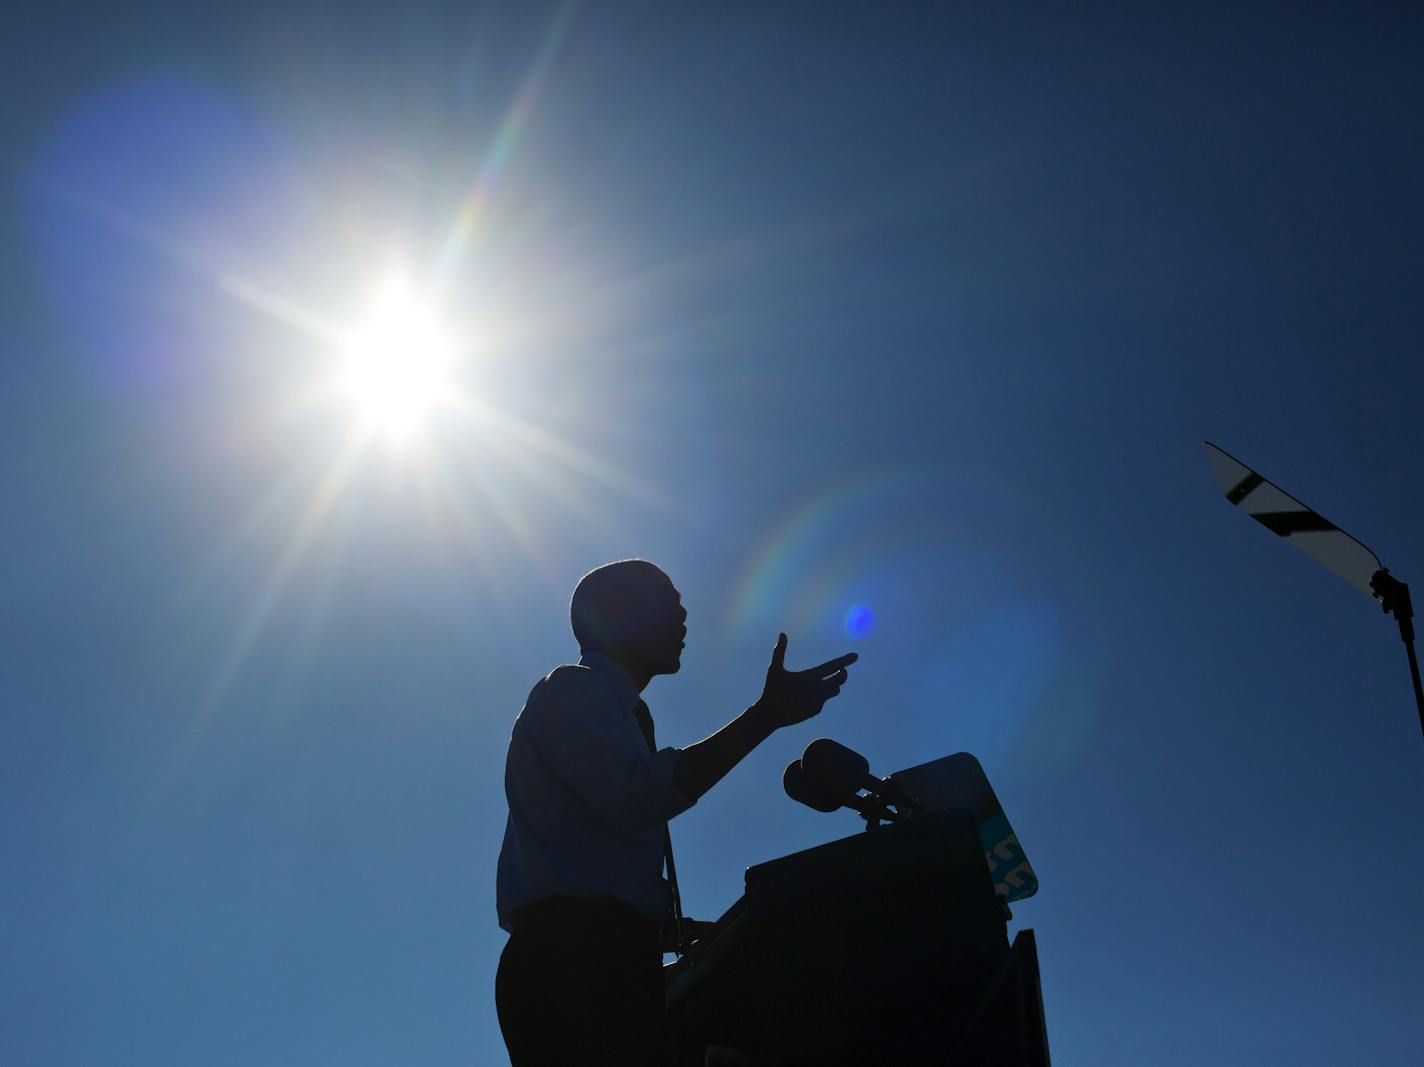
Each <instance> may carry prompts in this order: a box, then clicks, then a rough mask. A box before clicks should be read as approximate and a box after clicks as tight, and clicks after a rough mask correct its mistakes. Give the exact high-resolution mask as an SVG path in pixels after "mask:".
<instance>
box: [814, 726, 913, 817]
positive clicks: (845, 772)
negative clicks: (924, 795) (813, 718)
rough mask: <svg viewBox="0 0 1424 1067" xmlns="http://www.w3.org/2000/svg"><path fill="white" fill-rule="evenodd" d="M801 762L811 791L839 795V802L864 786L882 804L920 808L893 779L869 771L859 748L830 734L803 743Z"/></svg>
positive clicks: (908, 809)
mask: <svg viewBox="0 0 1424 1067" xmlns="http://www.w3.org/2000/svg"><path fill="white" fill-rule="evenodd" d="M801 766H802V769H803V771H804V774H805V777H806V779H807V781H808V782H809V783H810V788H811V789H812V790H813V791H815V792H816V793H817V794H818V795H824V796H825V797H827V798H830V797H835V798H838V799H839V802H840V803H842V804H847V805H850V800H849V798H851V797H854V796H855V795H856V793H858V792H859V791H860V790H862V789H864V790H867V791H868V792H870V793H871V795H872V796H874V797H875V799H876V800H877V801H879V802H880V804H881V805H882V806H883V805H886V804H893V805H895V807H896V808H901V809H905V810H906V811H916V810H918V809H919V808H920V802H919V801H918V800H916V799H915V798H914V797H911V796H908V795H906V793H905V792H904V791H903V790H902V789H901V788H900V787H899V786H898V785H896V784H895V783H894V782H890V781H885V780H884V779H881V778H877V777H875V775H873V774H871V773H870V761H869V760H867V759H866V758H865V757H864V756H862V755H861V754H860V753H859V752H856V751H855V750H854V749H849V748H846V747H845V745H842V744H841V743H840V742H838V741H832V740H831V739H830V738H829V737H821V738H817V739H816V740H815V741H812V742H811V743H810V744H809V745H807V746H806V751H805V752H803V753H802V754H801ZM850 806H853V805H850Z"/></svg>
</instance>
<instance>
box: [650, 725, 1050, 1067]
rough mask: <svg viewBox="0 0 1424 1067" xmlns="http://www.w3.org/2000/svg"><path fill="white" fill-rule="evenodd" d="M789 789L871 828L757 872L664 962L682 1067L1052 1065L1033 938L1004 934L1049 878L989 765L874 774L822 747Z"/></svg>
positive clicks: (966, 761) (805, 760) (790, 775)
mask: <svg viewBox="0 0 1424 1067" xmlns="http://www.w3.org/2000/svg"><path fill="white" fill-rule="evenodd" d="M782 784H783V786H784V787H785V789H786V792H787V795H788V796H790V797H791V798H792V799H794V800H797V801H799V802H800V803H803V804H807V805H808V806H810V807H812V808H814V809H816V810H818V811H826V812H834V811H836V810H837V809H839V808H841V807H850V808H852V809H853V810H856V811H859V812H860V814H861V815H862V817H864V818H865V819H866V824H867V825H866V830H867V831H868V832H864V833H858V834H854V835H852V836H850V837H847V838H843V839H841V840H838V841H832V842H830V843H829V844H825V845H821V846H819V847H817V848H812V849H808V850H806V851H803V852H797V853H793V854H791V855H789V856H784V857H782V858H780V859H775V860H771V861H769V862H767V863H761V864H758V865H756V866H754V867H750V868H748V869H747V872H746V892H745V893H744V894H743V896H742V897H741V898H740V899H739V900H738V901H737V902H736V903H735V904H733V905H732V907H731V908H730V909H728V911H727V912H726V913H725V914H724V915H723V916H722V917H721V918H720V919H718V920H717V922H716V923H715V924H713V926H712V928H711V929H710V930H708V931H706V932H704V934H703V936H702V938H701V939H700V940H699V941H698V942H697V943H696V944H695V945H694V946H693V948H692V950H691V952H690V953H689V954H688V955H687V956H686V957H685V958H684V959H682V960H680V961H678V962H677V963H675V964H672V965H671V966H670V967H668V968H667V972H668V976H669V982H668V1014H669V1020H670V1023H671V1026H672V1030H673V1034H674V1039H675V1043H676V1046H677V1050H678V1062H679V1064H685V1065H691V1064H698V1065H702V1064H704V1063H707V1064H711V1063H725V1064H732V1063H738V1064H759V1065H763V1067H768V1065H774V1064H776V1065H781V1064H844V1065H850V1064H885V1063H895V1064H920V1063H923V1064H929V1063H934V1064H974V1065H980V1067H997V1065H1001V1064H1002V1065H1008V1064H1013V1065H1014V1067H1040V1065H1042V1067H1046V1065H1047V1064H1048V1043H1047V1034H1046V1028H1045V1025H1044V1018H1043V1003H1042V997H1041V994H1040V991H1039V979H1038V958H1037V949H1036V945H1035V941H1034V936H1033V932H1032V931H1031V930H1023V931H1020V932H1019V933H1018V935H1017V936H1016V937H1015V938H1014V940H1013V943H1012V944H1010V942H1009V938H1008V932H1007V923H1008V921H1009V920H1010V918H1011V915H1010V913H1009V910H1008V907H1007V901H1008V900H1010V899H1022V898H1024V897H1026V896H1028V895H1030V894H1032V893H1033V892H1034V891H1035V890H1036V889H1037V885H1038V883H1037V879H1036V878H1034V877H1033V873H1032V870H1031V868H1030V867H1029V865H1028V862H1027V859H1026V858H1025V857H1024V856H1023V853H1022V850H1021V849H1020V848H1019V846H1018V841H1017V838H1016V837H1015V836H1014V834H1013V830H1012V829H1011V828H1010V827H1009V825H1008V821H1007V819H1005V818H1004V815H1003V809H1002V808H1001V807H1000V806H999V803H998V800H997V798H995V797H994V795H993V790H992V789H991V788H990V787H989V784H988V780H987V779H986V778H985V777H984V775H983V771H982V768H980V767H979V764H978V761H977V760H975V759H974V758H973V757H972V756H969V755H967V754H965V753H960V754H959V755H956V756H949V757H946V758H944V759H942V760H935V761H933V762H932V763H928V764H923V765H921V766H919V767H914V768H910V769H908V770H906V771H901V772H898V773H896V774H894V775H891V776H889V777H888V778H885V779H879V778H875V777H874V776H873V775H871V774H870V769H869V764H868V763H867V762H866V761H865V759H864V757H862V756H860V755H858V754H857V753H855V752H853V751H851V750H850V749H848V748H845V747H844V746H843V745H839V744H837V743H836V742H834V741H829V740H826V739H822V740H818V741H815V742H813V743H812V744H811V745H810V746H808V747H807V749H806V752H805V753H804V754H803V755H802V757H801V759H799V760H796V761H794V762H792V763H791V764H790V765H789V766H788V767H787V768H786V771H785V773H784V775H783V777H782ZM862 790H865V791H867V792H866V795H861V791H862ZM881 822H889V824H890V825H880V824H881Z"/></svg>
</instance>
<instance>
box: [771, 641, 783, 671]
mask: <svg viewBox="0 0 1424 1067" xmlns="http://www.w3.org/2000/svg"><path fill="white" fill-rule="evenodd" d="M785 663H786V635H785V634H778V635H777V638H776V647H775V648H773V649H772V650H771V665H772V666H773V667H782V666H784V665H785Z"/></svg>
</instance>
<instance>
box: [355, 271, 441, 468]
mask: <svg viewBox="0 0 1424 1067" xmlns="http://www.w3.org/2000/svg"><path fill="white" fill-rule="evenodd" d="M452 355H453V354H452V352H451V346H450V341H449V339H448V337H447V336H446V335H445V332H444V330H443V329H442V327H441V324H440V321H439V317H438V316H437V314H436V312H435V309H434V308H432V307H431V306H430V305H429V304H428V303H426V302H425V301H423V300H421V299H420V296H419V294H417V293H415V292H414V291H413V290H412V289H411V287H410V284H409V283H408V281H407V280H406V279H405V278H404V277H403V276H401V275H393V276H392V277H391V278H390V279H389V280H387V282H386V283H385V284H384V285H383V286H382V287H381V288H380V290H379V291H378V292H377V294H376V298H375V300H374V302H373V303H372V305H371V309H370V313H369V314H368V316H367V318H366V320H365V321H364V322H363V323H362V324H361V325H360V326H359V327H358V329H357V330H356V331H355V333H354V334H353V335H352V336H351V337H350V339H349V340H348V341H347V343H346V344H345V346H344V347H343V352H342V356H343V362H342V373H341V382H342V386H343V388H344V391H345V393H346V396H347V398H348V399H349V401H350V402H351V403H352V405H353V406H354V407H355V410H356V412H357V415H358V416H359V417H360V419H361V420H362V422H363V423H364V424H365V426H366V427H367V428H368V429H370V430H373V431H376V432H378V433H380V434H382V435H384V436H385V437H386V439H387V440H389V441H392V442H396V443H399V442H401V441H404V440H407V439H409V438H410V437H411V436H412V435H414V434H415V433H417V432H418V431H419V430H420V429H421V427H422V426H423V425H424V424H425V422H426V420H427V418H428V417H429V415H430V413H431V412H432V411H433V410H434V409H435V408H437V407H438V406H440V404H441V403H442V402H443V401H445V400H447V399H449V397H450V395H451V385H450V377H449V376H450V364H451V359H452Z"/></svg>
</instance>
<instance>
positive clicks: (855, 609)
mask: <svg viewBox="0 0 1424 1067" xmlns="http://www.w3.org/2000/svg"><path fill="white" fill-rule="evenodd" d="M841 625H842V626H843V627H844V628H845V632H846V636H847V637H866V636H867V635H869V633H870V631H871V630H873V629H874V628H875V612H874V611H872V610H871V608H870V605H869V604H856V605H854V606H852V607H851V608H850V610H849V611H847V612H846V613H845V618H844V619H842V620H841Z"/></svg>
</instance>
